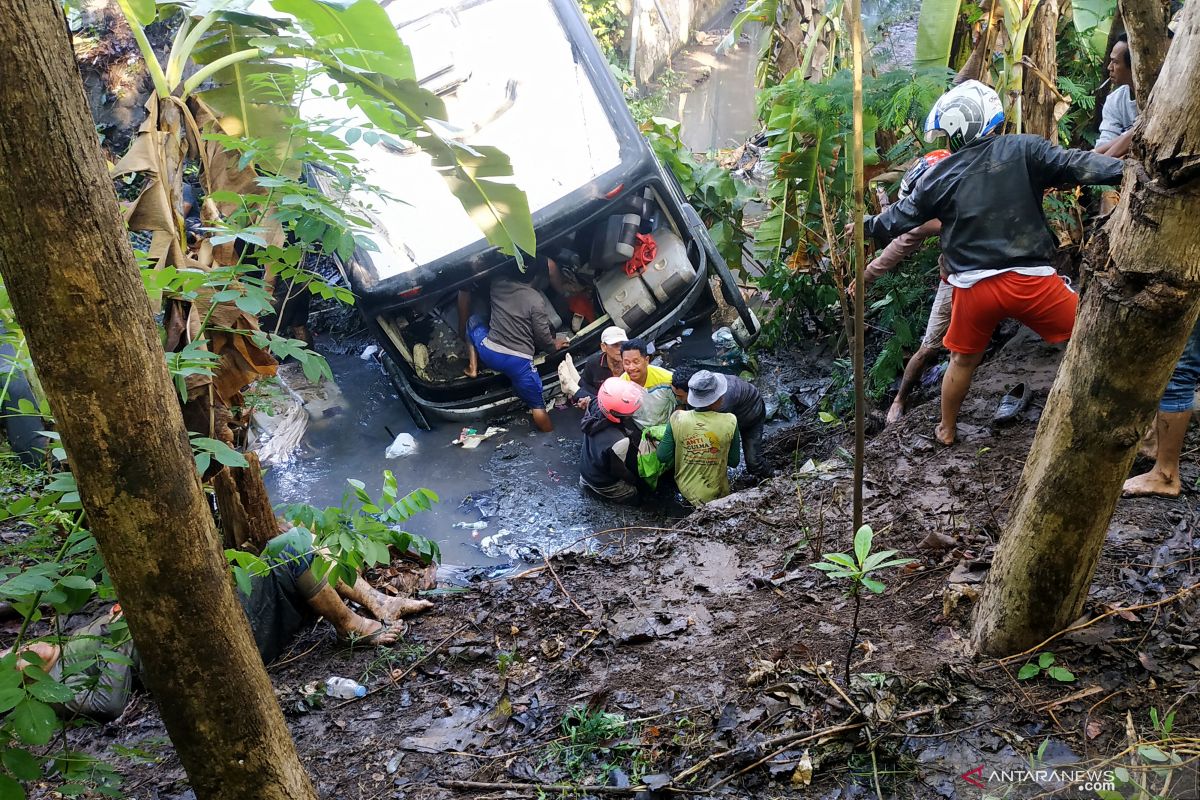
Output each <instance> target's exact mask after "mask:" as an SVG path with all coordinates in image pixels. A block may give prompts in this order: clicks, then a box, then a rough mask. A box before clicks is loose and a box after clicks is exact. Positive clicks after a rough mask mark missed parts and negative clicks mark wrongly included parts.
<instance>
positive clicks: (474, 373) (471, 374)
mask: <svg viewBox="0 0 1200 800" xmlns="http://www.w3.org/2000/svg"><path fill="white" fill-rule="evenodd" d="M463 375H466V376H467V377H468V378H475V377H478V376H479V367H474V366H472V367H467V368H466V369H464V370H463Z"/></svg>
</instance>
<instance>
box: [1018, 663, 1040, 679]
mask: <svg viewBox="0 0 1200 800" xmlns="http://www.w3.org/2000/svg"><path fill="white" fill-rule="evenodd" d="M1041 671H1042V668H1041V667H1039V666H1038V665H1037V664H1026V665H1025V666H1023V667H1021V669H1020V671H1018V672H1017V680H1019V681H1027V680H1029V679H1030V678H1034V677H1037V675H1038V673H1040V672H1041Z"/></svg>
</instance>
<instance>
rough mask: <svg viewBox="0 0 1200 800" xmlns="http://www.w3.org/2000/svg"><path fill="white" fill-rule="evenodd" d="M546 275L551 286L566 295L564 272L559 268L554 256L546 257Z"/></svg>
mask: <svg viewBox="0 0 1200 800" xmlns="http://www.w3.org/2000/svg"><path fill="white" fill-rule="evenodd" d="M546 276H547V277H548V278H549V279H550V288H551V289H553V290H554V291H555V292H557V293H558V294H560V295H564V296H565V295H566V292H565V291H563V279H562V273H561V272H559V270H558V264H557V263H555V261H554V259H553V258H547V259H546Z"/></svg>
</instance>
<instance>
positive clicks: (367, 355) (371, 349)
mask: <svg viewBox="0 0 1200 800" xmlns="http://www.w3.org/2000/svg"><path fill="white" fill-rule="evenodd" d="M378 352H379V345H377V344H369V345H367V346H366V348H364V349H363V351H362V355H360V356H359V358H361V359H362V360H363V361H370V360H371V356H373V355H375V354H376V353H378Z"/></svg>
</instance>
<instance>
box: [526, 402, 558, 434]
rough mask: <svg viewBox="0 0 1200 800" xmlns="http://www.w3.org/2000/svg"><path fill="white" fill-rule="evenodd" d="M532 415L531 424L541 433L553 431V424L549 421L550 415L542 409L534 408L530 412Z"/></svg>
mask: <svg viewBox="0 0 1200 800" xmlns="http://www.w3.org/2000/svg"><path fill="white" fill-rule="evenodd" d="M531 413H532V414H533V424H534V425H536V426H537V429H538V430H539V431H541V432H542V433H549V432H550V431H552V430H554V422H553V421H551V419H550V414H549V413H547V411H546V409H544V408H535V409H533V410H532V412H531Z"/></svg>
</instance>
